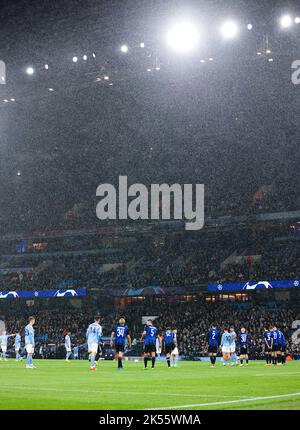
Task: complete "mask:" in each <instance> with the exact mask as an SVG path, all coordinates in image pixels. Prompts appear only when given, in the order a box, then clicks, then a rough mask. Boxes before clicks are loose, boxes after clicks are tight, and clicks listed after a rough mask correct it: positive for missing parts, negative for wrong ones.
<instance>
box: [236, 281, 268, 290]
mask: <svg viewBox="0 0 300 430" xmlns="http://www.w3.org/2000/svg"><path fill="white" fill-rule="evenodd" d="M259 288H265V289H269V288H273V287H272V285H271V284H270V282H268V281H260V282H257V283H256V284H252V285H250V282H247V284H245V285H244V287H243V290H256V289H259Z"/></svg>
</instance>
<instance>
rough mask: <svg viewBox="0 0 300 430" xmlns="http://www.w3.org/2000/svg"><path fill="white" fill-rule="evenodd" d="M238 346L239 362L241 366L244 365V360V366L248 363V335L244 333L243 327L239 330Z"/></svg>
mask: <svg viewBox="0 0 300 430" xmlns="http://www.w3.org/2000/svg"><path fill="white" fill-rule="evenodd" d="M239 346H240V362H241V364H240V365H241V366H243V365H244V360H246V366H248V363H249V356H248V348H249V334H248V333H247V332H246V329H245V327H242V328H241V332H240V335H239Z"/></svg>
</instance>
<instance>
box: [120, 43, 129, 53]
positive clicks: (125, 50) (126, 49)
mask: <svg viewBox="0 0 300 430" xmlns="http://www.w3.org/2000/svg"><path fill="white" fill-rule="evenodd" d="M121 52H123V53H124V54H126V52H128V46H127V45H122V46H121Z"/></svg>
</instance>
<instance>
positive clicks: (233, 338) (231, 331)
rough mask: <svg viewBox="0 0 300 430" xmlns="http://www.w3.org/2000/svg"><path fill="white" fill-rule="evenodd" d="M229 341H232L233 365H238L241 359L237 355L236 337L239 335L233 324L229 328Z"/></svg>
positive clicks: (231, 354) (231, 357)
mask: <svg viewBox="0 0 300 430" xmlns="http://www.w3.org/2000/svg"><path fill="white" fill-rule="evenodd" d="M229 336H230V339H229V342H230V359H231V366H234V365H236V366H237V365H238V364H239V361H238V358H237V355H236V339H237V335H236V332H235V331H234V327H233V326H231V327H230V329H229Z"/></svg>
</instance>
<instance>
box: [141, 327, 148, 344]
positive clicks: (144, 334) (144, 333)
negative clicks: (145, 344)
mask: <svg viewBox="0 0 300 430" xmlns="http://www.w3.org/2000/svg"><path fill="white" fill-rule="evenodd" d="M146 333H147V332H146V330H144V331H143V333H142V336H141V338H140V341H141V342H142V341H143V339H144V337H145V336H146Z"/></svg>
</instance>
